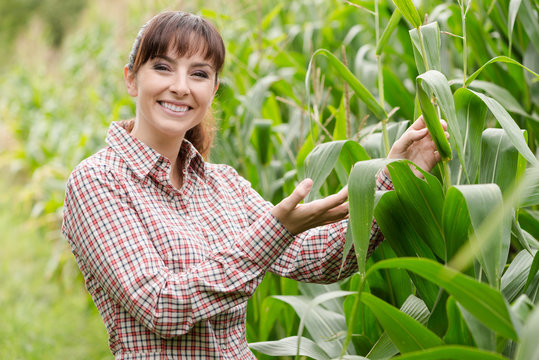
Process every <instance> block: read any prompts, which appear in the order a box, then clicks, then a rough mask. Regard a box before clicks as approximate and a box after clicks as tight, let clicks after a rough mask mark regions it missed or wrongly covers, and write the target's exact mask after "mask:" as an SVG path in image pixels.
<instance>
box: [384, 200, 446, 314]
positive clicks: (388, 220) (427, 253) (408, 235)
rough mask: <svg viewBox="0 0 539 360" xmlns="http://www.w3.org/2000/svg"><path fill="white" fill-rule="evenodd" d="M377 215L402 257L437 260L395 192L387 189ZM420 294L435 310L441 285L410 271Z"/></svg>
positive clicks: (430, 307) (388, 240)
mask: <svg viewBox="0 0 539 360" xmlns="http://www.w3.org/2000/svg"><path fill="white" fill-rule="evenodd" d="M374 214H375V217H376V221H377V222H378V225H379V226H380V229H381V230H382V233H383V234H384V237H385V241H386V242H387V243H388V244H389V245H390V246H391V248H392V249H393V251H394V252H395V253H396V254H397V256H400V257H413V256H419V257H423V258H428V259H433V260H436V256H434V253H433V252H432V250H431V249H430V248H429V246H428V245H427V244H426V243H425V242H424V241H423V239H422V238H421V237H420V236H419V234H418V233H417V231H416V230H415V229H414V227H412V226H410V225H409V222H408V219H407V215H406V211H405V210H404V208H403V207H402V206H401V204H400V201H399V198H398V197H397V194H396V193H395V191H388V192H386V193H385V194H384V195H383V196H382V198H381V199H380V201H379V202H378V204H377V205H376V208H375V213H374ZM409 275H410V277H411V278H412V281H413V283H414V285H415V287H416V288H417V292H418V294H419V296H420V297H421V298H422V299H423V301H425V303H426V304H427V306H428V308H429V309H432V308H433V306H434V304H435V303H436V299H437V297H438V292H439V288H438V287H437V286H435V285H434V284H433V283H432V282H429V281H427V280H425V279H423V278H422V277H420V276H418V275H416V274H414V273H409Z"/></svg>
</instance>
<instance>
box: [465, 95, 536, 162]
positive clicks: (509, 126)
mask: <svg viewBox="0 0 539 360" xmlns="http://www.w3.org/2000/svg"><path fill="white" fill-rule="evenodd" d="M470 91H472V92H473V93H474V94H475V95H477V97H479V98H480V99H481V100H482V101H483V102H484V103H485V105H487V107H488V109H489V110H490V112H491V113H492V115H494V117H495V118H496V120H498V122H499V123H500V125H501V126H502V128H503V129H504V130H505V131H506V133H507V136H508V137H509V139H511V142H512V143H513V145H514V146H515V147H516V148H517V149H518V151H519V152H520V153H521V154H522V156H524V158H525V159H526V160H527V161H528V162H529V163H530V164H531V165H537V164H539V161H537V158H536V157H535V155H534V154H533V153H532V152H531V150H530V148H529V147H528V145H527V144H526V141H525V139H524V136H523V134H522V130H521V129H520V128H519V127H518V125H517V124H516V123H515V121H514V120H513V118H512V117H511V115H509V113H508V112H507V111H506V110H505V109H504V108H503V107H502V106H501V105H500V103H499V102H497V101H496V100H494V99H492V98H491V97H488V96H486V95H484V94H481V93H479V92H476V91H473V90H470Z"/></svg>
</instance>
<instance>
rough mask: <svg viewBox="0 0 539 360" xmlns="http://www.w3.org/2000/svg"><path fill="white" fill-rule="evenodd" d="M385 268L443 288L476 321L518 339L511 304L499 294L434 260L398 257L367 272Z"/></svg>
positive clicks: (381, 262) (374, 266)
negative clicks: (509, 305) (422, 279)
mask: <svg viewBox="0 0 539 360" xmlns="http://www.w3.org/2000/svg"><path fill="white" fill-rule="evenodd" d="M385 268H403V269H406V270H409V271H412V272H414V273H416V274H418V275H419V276H421V277H424V278H426V279H428V280H430V281H432V282H434V283H436V284H437V285H439V286H441V287H443V288H444V289H445V290H446V291H447V292H448V293H449V294H451V295H452V296H453V297H454V298H455V299H456V300H457V301H458V302H459V303H460V304H461V305H462V306H463V307H464V308H466V309H467V310H468V311H470V312H471V313H473V314H474V316H475V317H477V319H479V320H480V321H481V322H483V323H484V324H485V325H487V326H488V327H490V328H491V329H493V330H495V331H497V332H498V333H499V334H500V335H503V336H505V337H508V338H510V339H513V340H517V333H516V331H515V328H514V326H513V323H512V320H511V317H510V316H509V310H508V305H507V303H506V302H505V300H504V298H503V296H502V295H501V293H500V292H498V291H496V290H494V289H493V288H491V287H490V286H488V285H486V284H483V283H481V282H478V281H477V280H474V279H472V278H470V277H469V276H466V275H463V274H461V273H459V272H458V271H456V270H453V269H451V268H448V267H444V266H443V265H440V264H438V263H437V262H435V261H432V260H428V259H415V258H399V259H390V260H384V261H380V262H378V263H376V264H374V265H373V266H372V267H371V268H370V269H369V272H368V273H367V276H368V275H369V274H370V272H372V271H377V270H380V269H385Z"/></svg>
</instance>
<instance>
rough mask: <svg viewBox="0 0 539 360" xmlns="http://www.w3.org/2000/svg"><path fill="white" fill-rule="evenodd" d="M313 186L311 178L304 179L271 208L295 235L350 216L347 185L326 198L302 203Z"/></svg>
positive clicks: (276, 216)
mask: <svg viewBox="0 0 539 360" xmlns="http://www.w3.org/2000/svg"><path fill="white" fill-rule="evenodd" d="M312 187H313V181H312V180H311V179H305V180H303V181H302V182H301V183H300V184H299V185H298V186H297V187H296V188H295V189H294V191H293V192H292V194H291V195H290V196H289V197H287V198H285V199H283V200H282V201H281V202H280V203H279V204H277V205H276V206H275V207H274V208H273V209H271V213H272V214H273V216H275V218H277V220H279V221H280V222H281V223H282V224H283V225H284V227H285V228H286V229H287V230H288V231H289V232H290V233H292V234H293V235H296V234H299V233H301V232H303V231H306V230H309V229H312V228H315V227H317V226H321V225H327V224H331V223H334V222H337V221H340V220H343V219H346V218H347V217H348V202H347V201H346V200H347V199H348V188H347V187H345V188H343V189H342V190H341V191H339V192H338V193H337V194H335V195H330V196H328V197H326V198H324V199H319V200H315V201H313V202H310V203H307V204H300V202H301V201H302V200H303V199H304V198H305V197H306V196H307V194H308V193H309V191H310V190H311V188H312Z"/></svg>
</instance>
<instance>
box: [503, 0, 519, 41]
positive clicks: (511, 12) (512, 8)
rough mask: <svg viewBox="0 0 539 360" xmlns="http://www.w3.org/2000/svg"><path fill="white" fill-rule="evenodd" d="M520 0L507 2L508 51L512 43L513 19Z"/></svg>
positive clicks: (515, 16)
mask: <svg viewBox="0 0 539 360" xmlns="http://www.w3.org/2000/svg"><path fill="white" fill-rule="evenodd" d="M521 2H522V0H511V1H510V2H509V16H508V18H507V33H508V34H509V36H508V37H509V51H511V44H512V43H513V27H514V26H515V20H516V18H517V14H518V9H519V8H520V3H521Z"/></svg>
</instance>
